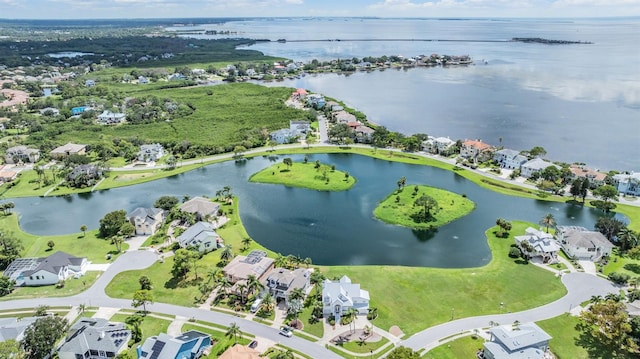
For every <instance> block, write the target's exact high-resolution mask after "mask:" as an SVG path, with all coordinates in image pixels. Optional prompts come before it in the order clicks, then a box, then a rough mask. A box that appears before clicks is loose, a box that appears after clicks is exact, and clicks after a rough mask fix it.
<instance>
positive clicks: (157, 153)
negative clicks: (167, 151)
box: [138, 143, 164, 162]
mask: <svg viewBox="0 0 640 359" xmlns="http://www.w3.org/2000/svg"><path fill="white" fill-rule="evenodd" d="M162 156H164V148H163V147H162V145H161V144H159V143H154V144H150V145H141V146H140V151H139V152H138V161H142V162H150V161H157V160H159V159H160V157H162Z"/></svg>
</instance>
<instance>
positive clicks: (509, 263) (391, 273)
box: [323, 221, 566, 336]
mask: <svg viewBox="0 0 640 359" xmlns="http://www.w3.org/2000/svg"><path fill="white" fill-rule="evenodd" d="M528 226H533V224H531V223H526V222H518V221H514V222H513V229H512V230H511V235H510V236H509V238H497V237H496V236H495V235H494V234H493V232H494V231H496V230H497V227H492V228H490V229H489V230H487V231H486V232H485V234H486V236H487V238H488V242H489V247H490V248H491V253H492V256H493V259H492V261H491V262H490V263H489V264H488V265H486V266H484V267H480V268H466V269H445V268H413V267H389V266H360V267H353V266H336V267H324V268H323V272H324V273H325V275H326V276H327V277H328V278H333V277H336V276H337V277H340V276H342V275H348V276H349V277H350V278H351V280H352V281H353V282H354V283H360V285H361V287H362V288H363V289H366V290H368V291H369V295H370V296H371V303H370V306H371V307H376V308H378V318H376V319H375V320H374V321H373V324H374V325H376V326H377V327H380V328H382V329H384V330H389V328H390V327H391V326H392V325H398V326H399V327H400V329H402V331H403V332H404V333H405V334H406V335H407V336H409V335H411V334H414V333H416V332H418V331H420V330H422V329H425V328H428V327H431V326H433V325H436V324H439V323H443V322H446V321H449V320H450V319H451V309H452V308H453V309H454V313H455V314H454V315H455V318H464V317H470V316H477V315H487V314H491V313H499V312H500V311H501V309H500V302H504V303H505V306H504V311H511V312H516V311H520V310H524V309H528V308H533V307H536V306H539V305H542V304H545V303H549V302H552V301H554V300H556V299H558V298H560V297H562V296H563V295H564V294H566V289H565V288H564V286H563V285H562V283H561V282H560V280H559V279H558V278H556V277H555V276H554V275H553V273H551V272H549V271H546V270H544V269H541V268H538V267H536V266H534V265H531V264H529V265H524V264H520V263H521V261H519V260H514V259H513V258H509V257H508V252H509V248H510V245H511V243H514V239H513V237H514V236H515V235H519V234H521V233H523V232H524V230H525V229H526V228H527V227H528ZM460 250H464V248H460ZM390 293H392V294H390ZM426 308H428V310H427V309H426Z"/></svg>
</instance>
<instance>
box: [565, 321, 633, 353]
mask: <svg viewBox="0 0 640 359" xmlns="http://www.w3.org/2000/svg"><path fill="white" fill-rule="evenodd" d="M580 328H581V325H580V324H578V325H577V326H576V329H577V330H579V331H580V335H579V336H578V337H577V338H575V344H576V346H579V347H582V348H584V349H585V350H586V351H587V353H589V358H593V359H614V358H616V359H627V358H629V359H631V358H634V356H633V355H632V354H630V353H629V352H628V351H626V350H625V349H621V348H620V347H618V346H615V345H607V344H605V343H602V342H601V341H600V340H599V339H598V338H596V337H594V336H593V335H592V334H591V332H589V331H588V330H581V329H580Z"/></svg>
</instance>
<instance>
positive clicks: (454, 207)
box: [373, 185, 475, 229]
mask: <svg viewBox="0 0 640 359" xmlns="http://www.w3.org/2000/svg"><path fill="white" fill-rule="evenodd" d="M425 197H428V198H431V199H433V201H430V200H428V199H427V200H425ZM426 207H428V209H427V208H426ZM474 208H475V204H474V203H473V201H471V200H470V199H468V198H466V197H465V196H462V195H459V194H457V193H453V192H449V191H446V190H443V189H440V188H435V187H429V186H424V185H407V186H405V187H403V188H400V189H397V190H395V191H393V192H392V193H391V194H390V195H389V196H387V198H385V199H384V200H383V201H382V202H380V203H379V204H378V206H377V207H376V208H375V210H374V211H373V214H374V215H375V217H376V218H378V219H380V220H382V221H384V222H386V223H391V224H398V225H401V226H405V227H410V228H418V229H426V228H434V227H440V226H442V225H444V224H447V223H449V222H452V221H455V220H456V219H458V218H460V217H463V216H465V215H467V214H469V213H470V212H471V211H473V209H474ZM425 213H426V214H425Z"/></svg>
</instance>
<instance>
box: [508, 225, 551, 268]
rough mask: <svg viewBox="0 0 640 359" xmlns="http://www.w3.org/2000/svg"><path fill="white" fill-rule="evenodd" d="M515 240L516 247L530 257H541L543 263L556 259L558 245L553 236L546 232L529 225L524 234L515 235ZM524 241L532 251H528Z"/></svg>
mask: <svg viewBox="0 0 640 359" xmlns="http://www.w3.org/2000/svg"><path fill="white" fill-rule="evenodd" d="M515 241H516V245H517V246H518V248H520V250H521V251H522V252H523V253H527V254H528V255H529V256H530V257H541V258H542V262H543V263H555V262H557V261H558V251H559V250H560V246H559V245H558V243H557V242H556V241H555V239H554V238H553V236H552V235H551V234H549V233H547V232H544V231H540V230H537V229H535V228H532V227H529V228H527V229H526V230H525V234H524V235H522V236H516V237H515ZM524 243H528V244H529V246H530V248H533V251H528V250H527V249H526V245H525V244H524Z"/></svg>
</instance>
